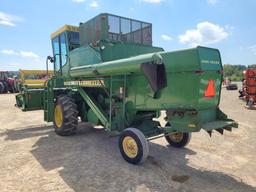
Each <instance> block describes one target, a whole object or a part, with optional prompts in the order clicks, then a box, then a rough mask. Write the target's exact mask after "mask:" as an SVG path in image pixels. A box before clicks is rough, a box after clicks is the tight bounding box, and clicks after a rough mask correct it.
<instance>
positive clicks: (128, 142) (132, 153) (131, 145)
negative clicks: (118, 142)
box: [123, 136, 138, 158]
mask: <svg viewBox="0 0 256 192" xmlns="http://www.w3.org/2000/svg"><path fill="white" fill-rule="evenodd" d="M123 149H124V153H125V154H126V155H127V156H128V157H130V158H134V157H136V156H137V154H138V145H137V143H136V141H135V140H134V139H133V138H132V137H130V136H126V137H125V138H124V139H123Z"/></svg>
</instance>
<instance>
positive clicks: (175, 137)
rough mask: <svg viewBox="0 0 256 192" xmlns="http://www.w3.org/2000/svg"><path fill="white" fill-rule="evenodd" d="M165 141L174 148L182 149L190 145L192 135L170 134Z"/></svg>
mask: <svg viewBox="0 0 256 192" xmlns="http://www.w3.org/2000/svg"><path fill="white" fill-rule="evenodd" d="M165 139H166V141H167V142H168V143H169V144H170V145H171V146H172V147H176V148H182V147H185V146H186V145H188V144H189V142H190V140H191V133H182V132H177V133H169V134H166V135H165Z"/></svg>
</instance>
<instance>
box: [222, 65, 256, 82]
mask: <svg viewBox="0 0 256 192" xmlns="http://www.w3.org/2000/svg"><path fill="white" fill-rule="evenodd" d="M246 69H256V64H253V65H248V66H245V65H231V64H224V66H223V71H224V78H228V79H229V80H231V81H241V80H242V78H243V71H244V70H246Z"/></svg>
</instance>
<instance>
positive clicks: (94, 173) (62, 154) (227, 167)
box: [0, 90, 256, 192]
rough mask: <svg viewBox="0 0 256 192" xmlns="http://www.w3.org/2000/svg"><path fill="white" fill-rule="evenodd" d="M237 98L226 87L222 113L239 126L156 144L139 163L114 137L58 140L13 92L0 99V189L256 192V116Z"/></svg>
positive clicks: (84, 133)
mask: <svg viewBox="0 0 256 192" xmlns="http://www.w3.org/2000/svg"><path fill="white" fill-rule="evenodd" d="M237 95H238V93H237V91H226V90H223V93H222V98H221V108H222V109H223V111H224V112H225V113H227V114H228V115H229V116H230V117H231V118H233V119H235V120H236V121H238V122H239V124H240V126H239V129H234V130H233V131H232V132H228V131H225V133H224V135H223V136H221V135H220V134H219V133H217V132H214V133H213V135H212V137H211V138H210V137H209V136H208V134H207V133H206V132H203V131H202V132H200V133H195V134H193V136H192V140H191V143H190V144H189V145H188V146H187V147H186V148H185V149H174V148H171V147H168V145H167V142H166V141H165V139H164V138H161V139H157V140H154V141H153V142H151V143H150V145H149V147H150V155H149V157H148V159H147V160H146V162H145V163H144V164H143V165H140V166H134V165H131V164H128V163H127V162H125V161H124V160H123V158H122V157H121V156H120V153H119V149H118V145H117V141H118V137H110V136H109V135H108V134H107V133H106V132H104V131H102V130H97V129H93V128H90V127H88V126H86V125H84V124H81V125H80V126H79V130H78V133H77V134H76V135H74V136H71V137H60V136H58V135H56V134H55V133H54V131H53V128H52V125H51V124H46V123H45V122H44V121H43V112H42V111H33V112H21V111H20V110H19V109H17V108H15V107H14V102H15V99H14V95H12V94H4V95H0V178H1V179H0V191H1V192H11V191H24V192H29V191H33V192H35V191H40V192H41V191H47V192H48V191H54V192H56V191H111V192H115V191H116V192H122V191H127V192H131V191H136V192H142V191H145V192H151V191H152V192H153V191H161V192H165V191H168V192H172V191H181V192H183V191H184V192H185V191H186V192H200V191H212V192H216V191H224V192H230V191H237V192H244V191H246V192H247V191H248V192H249V191H256V161H255V157H256V111H250V110H247V109H245V108H244V107H243V106H242V105H243V102H242V101H240V100H238V98H237Z"/></svg>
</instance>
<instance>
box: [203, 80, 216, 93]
mask: <svg viewBox="0 0 256 192" xmlns="http://www.w3.org/2000/svg"><path fill="white" fill-rule="evenodd" d="M204 96H205V97H214V96H215V86H214V80H212V79H210V80H209V81H208V85H207V88H206V89H205V92H204Z"/></svg>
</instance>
